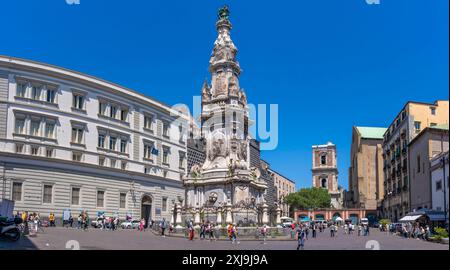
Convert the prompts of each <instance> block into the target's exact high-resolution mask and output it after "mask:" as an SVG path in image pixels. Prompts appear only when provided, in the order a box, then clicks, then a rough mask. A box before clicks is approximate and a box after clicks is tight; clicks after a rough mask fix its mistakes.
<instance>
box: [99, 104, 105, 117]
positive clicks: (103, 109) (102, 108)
mask: <svg viewBox="0 0 450 270" xmlns="http://www.w3.org/2000/svg"><path fill="white" fill-rule="evenodd" d="M98 113H99V114H100V115H106V103H105V102H100V103H99V105H98Z"/></svg>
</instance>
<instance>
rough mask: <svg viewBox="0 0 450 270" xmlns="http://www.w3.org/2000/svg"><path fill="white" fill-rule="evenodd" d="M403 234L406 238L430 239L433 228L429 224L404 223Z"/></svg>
mask: <svg viewBox="0 0 450 270" xmlns="http://www.w3.org/2000/svg"><path fill="white" fill-rule="evenodd" d="M401 231H402V232H401V234H402V236H403V237H404V238H413V239H422V240H428V239H429V238H430V236H431V230H430V227H429V226H428V225H425V226H421V225H420V224H419V223H416V224H414V225H413V224H412V223H410V222H409V223H406V224H402V229H401Z"/></svg>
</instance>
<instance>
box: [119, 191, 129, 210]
mask: <svg viewBox="0 0 450 270" xmlns="http://www.w3.org/2000/svg"><path fill="white" fill-rule="evenodd" d="M126 202H127V194H126V193H120V205H119V208H126Z"/></svg>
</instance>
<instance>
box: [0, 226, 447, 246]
mask: <svg viewBox="0 0 450 270" xmlns="http://www.w3.org/2000/svg"><path fill="white" fill-rule="evenodd" d="M69 240H76V241H78V242H79V243H80V249H81V250H108V249H132V250H138V249H141V250H151V249H153V250H170V249H173V250H180V249H181V250H202V249H205V250H295V249H296V247H297V242H296V241H293V240H284V241H274V240H269V241H267V242H266V244H262V242H261V241H255V240H251V241H249V240H244V241H240V244H238V245H233V244H231V242H229V241H224V240H219V241H212V242H210V241H208V240H206V241H205V240H199V239H195V240H194V241H188V240H187V239H185V238H180V237H165V238H163V237H161V236H159V235H155V234H154V233H152V232H150V231H145V232H139V231H137V230H119V231H114V232H112V231H101V230H97V229H90V230H89V231H80V230H77V229H67V228H45V232H44V233H40V234H38V236H36V237H23V238H22V239H21V240H20V241H19V242H16V243H12V242H7V241H5V240H0V249H16V250H17V249H19V250H22V249H27V250H30V249H32V250H33V249H39V250H53V249H66V243H67V241H69ZM368 240H376V241H378V243H379V244H380V249H381V250H448V249H449V246H448V245H444V244H437V243H430V242H424V241H422V240H415V239H402V238H400V237H398V236H393V235H387V234H386V233H382V232H379V231H377V230H372V231H371V233H370V236H368V237H364V236H359V237H358V236H357V235H343V234H338V236H337V237H336V238H334V239H332V238H330V235H329V231H325V232H323V233H318V237H317V238H316V239H312V238H310V239H309V240H307V241H306V244H305V250H327V249H333V250H358V249H359V250H364V249H366V248H365V246H366V242H367V241H368Z"/></svg>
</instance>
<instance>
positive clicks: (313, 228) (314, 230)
mask: <svg viewBox="0 0 450 270" xmlns="http://www.w3.org/2000/svg"><path fill="white" fill-rule="evenodd" d="M316 234H317V225H316V223H314V224H313V225H312V237H313V238H316Z"/></svg>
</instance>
